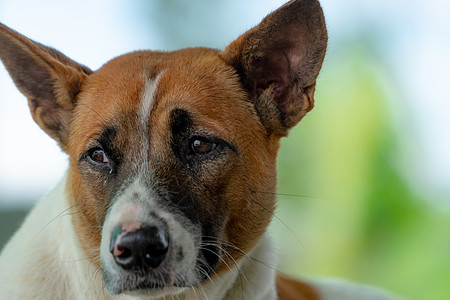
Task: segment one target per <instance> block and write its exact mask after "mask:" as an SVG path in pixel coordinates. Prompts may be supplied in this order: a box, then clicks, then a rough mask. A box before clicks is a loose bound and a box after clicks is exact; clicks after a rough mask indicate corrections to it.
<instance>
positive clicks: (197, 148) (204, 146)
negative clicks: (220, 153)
mask: <svg viewBox="0 0 450 300" xmlns="http://www.w3.org/2000/svg"><path fill="white" fill-rule="evenodd" d="M190 144H191V151H192V153H194V154H208V153H209V152H211V151H213V150H214V149H216V147H217V144H216V143H214V142H212V141H210V140H208V139H206V138H202V137H195V138H193V139H192V140H191V143H190Z"/></svg>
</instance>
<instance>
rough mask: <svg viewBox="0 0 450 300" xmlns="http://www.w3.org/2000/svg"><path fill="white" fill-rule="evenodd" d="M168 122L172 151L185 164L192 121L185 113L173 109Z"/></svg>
mask: <svg viewBox="0 0 450 300" xmlns="http://www.w3.org/2000/svg"><path fill="white" fill-rule="evenodd" d="M170 120H171V121H170V122H171V123H170V129H171V147H172V150H173V152H174V153H175V155H176V156H177V158H178V159H179V160H180V161H182V162H186V157H185V153H186V152H187V151H188V149H187V147H188V140H189V135H190V132H191V130H192V119H191V117H190V116H189V114H188V112H187V111H185V110H182V109H175V110H173V111H172V113H171V115H170Z"/></svg>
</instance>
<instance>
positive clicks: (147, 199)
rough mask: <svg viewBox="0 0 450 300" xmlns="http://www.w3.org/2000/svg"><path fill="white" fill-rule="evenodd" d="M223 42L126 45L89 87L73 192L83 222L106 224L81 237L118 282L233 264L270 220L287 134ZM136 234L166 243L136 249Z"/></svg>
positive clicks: (109, 280) (200, 273)
mask: <svg viewBox="0 0 450 300" xmlns="http://www.w3.org/2000/svg"><path fill="white" fill-rule="evenodd" d="M219 54H220V53H219V52H218V51H216V50H209V49H193V50H184V51H179V52H175V53H152V52H138V53H133V54H129V55H125V56H122V57H119V58H117V59H115V60H113V61H111V62H109V63H108V64H106V65H105V66H104V67H103V68H102V69H101V70H99V71H98V72H97V73H95V74H93V75H92V76H91V77H90V78H89V79H88V82H87V83H86V89H84V90H83V91H82V92H81V93H80V94H79V100H78V101H79V105H78V107H77V110H76V115H77V117H76V118H75V119H74V121H73V124H72V128H73V131H72V133H71V134H72V135H71V136H70V137H69V140H70V141H74V142H72V143H70V145H69V149H68V152H69V153H70V157H71V178H70V182H72V184H73V187H72V189H71V190H72V192H73V197H72V199H73V203H70V204H71V205H76V206H77V209H78V210H80V211H81V215H82V216H83V217H82V218H79V220H80V221H81V222H82V224H86V223H87V224H90V225H91V227H90V228H88V227H84V226H83V225H82V224H77V226H76V228H83V229H85V230H87V229H91V228H95V227H96V226H99V225H101V226H102V227H103V229H102V231H99V230H94V231H93V232H86V233H83V234H82V237H83V241H84V245H85V248H86V249H90V248H93V247H98V246H99V245H100V254H101V258H102V264H103V270H104V272H105V279H106V284H107V286H108V287H109V290H110V291H111V292H114V293H119V292H122V291H123V290H122V289H134V288H137V287H139V288H142V287H159V286H161V285H167V284H170V285H175V286H191V285H197V284H199V283H200V282H202V281H203V280H204V279H206V277H207V276H210V275H212V274H213V272H215V273H220V272H221V270H222V269H224V268H226V265H228V266H234V262H233V261H232V260H231V257H233V258H234V259H238V258H239V257H240V256H242V255H243V254H244V253H245V252H247V251H249V249H250V248H251V247H252V246H253V245H254V244H255V243H256V241H257V239H258V237H260V236H261V234H262V233H263V232H264V230H265V228H266V226H267V224H268V222H269V221H270V214H271V213H272V211H273V206H274V202H273V196H269V197H268V196H267V194H264V193H261V191H264V192H269V193H273V192H274V188H275V186H274V185H275V153H276V151H277V147H278V143H277V140H276V139H271V138H269V136H268V135H267V131H266V129H265V128H264V126H263V125H262V124H261V121H260V120H259V117H258V114H257V113H256V111H255V108H254V106H253V105H252V104H251V103H250V102H249V101H248V99H247V96H246V94H245V92H244V91H243V89H242V88H241V85H240V83H239V80H238V78H237V77H236V76H235V72H234V70H233V69H232V67H230V66H229V65H228V64H226V63H225V62H224V61H223V60H222V59H221V58H220V56H219ZM142 61H145V62H146V63H145V64H144V66H143V65H142ZM155 61H156V62H158V63H157V64H153V63H152V62H155ZM126 83H132V84H126ZM141 229H142V230H143V231H142V234H141V233H140V232H139V230H141ZM147 230H149V232H145V231H147ZM152 230H153V232H151V231H152ZM117 235H118V236H117ZM128 236H132V238H133V239H137V240H140V239H142V240H143V241H142V243H144V246H143V247H147V248H148V251H150V252H151V251H153V250H152V248H157V247H160V248H162V249H160V251H159V252H158V251H156V252H155V253H154V254H150V256H154V257H153V258H152V259H141V258H140V257H139V256H137V257H133V253H128V250H129V251H135V250H132V249H128V248H132V246H129V247H125V246H124V245H123V239H124V238H128ZM152 239H153V241H152ZM144 240H148V241H147V242H148V243H149V244H148V245H147V244H146V242H145V241H144ZM152 243H154V244H155V245H153V244H152ZM124 248H125V249H128V250H126V253H122V252H121V251H122V250H123V249H124ZM112 254H113V255H112ZM142 255H143V256H144V257H145V255H149V254H148V253H143V254H142ZM133 260H142V261H143V262H142V263H139V262H136V261H135V262H133ZM147 260H148V262H146V261H147ZM151 262H153V263H154V265H157V266H156V267H153V266H152V263H151ZM219 263H221V264H220V266H219ZM134 268H137V269H139V270H140V271H144V272H148V274H149V276H148V275H146V276H144V277H143V278H141V277H137V276H136V274H135V272H134V270H133V269H134ZM130 270H131V271H130ZM139 274H140V273H139ZM124 281H125V282H130V284H129V285H128V286H125V285H123V284H122V282H124Z"/></svg>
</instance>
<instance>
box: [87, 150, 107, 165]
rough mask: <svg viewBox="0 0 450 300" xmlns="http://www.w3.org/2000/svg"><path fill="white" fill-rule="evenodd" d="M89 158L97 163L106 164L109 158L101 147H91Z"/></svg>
mask: <svg viewBox="0 0 450 300" xmlns="http://www.w3.org/2000/svg"><path fill="white" fill-rule="evenodd" d="M88 156H89V159H90V160H92V161H93V162H95V163H98V164H107V163H109V159H108V157H107V156H106V154H105V151H103V150H102V149H98V148H97V149H92V150H91V151H90V153H89V155H88Z"/></svg>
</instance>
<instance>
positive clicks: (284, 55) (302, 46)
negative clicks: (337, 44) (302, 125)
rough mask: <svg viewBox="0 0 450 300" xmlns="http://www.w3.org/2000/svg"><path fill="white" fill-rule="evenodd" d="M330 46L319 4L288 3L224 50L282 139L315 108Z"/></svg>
mask: <svg viewBox="0 0 450 300" xmlns="http://www.w3.org/2000/svg"><path fill="white" fill-rule="evenodd" d="M326 46H327V31H326V26H325V20H324V16H323V12H322V8H321V7H320V4H319V2H318V1H316V0H297V1H290V2H288V3H287V4H285V5H284V6H282V7H280V8H279V9H277V10H276V11H274V12H273V13H271V14H270V15H268V16H267V17H266V18H264V19H263V20H262V22H261V23H260V24H259V25H258V26H256V27H255V28H253V29H251V30H249V31H248V32H246V33H245V34H243V35H242V36H240V37H239V38H238V39H237V40H236V41H234V42H233V43H232V44H231V45H229V46H228V47H227V48H226V49H225V51H223V52H222V54H221V55H222V57H223V59H224V60H225V61H226V62H227V63H229V64H230V65H231V66H233V67H234V68H235V69H236V71H237V73H238V74H239V76H240V78H241V81H242V83H243V85H244V87H245V88H246V89H247V91H248V93H249V95H250V98H251V100H252V101H253V102H254V104H255V108H256V110H257V111H258V113H259V115H260V118H261V120H262V122H263V124H264V126H265V127H266V128H267V130H268V132H269V133H270V134H275V135H278V136H284V135H286V134H287V131H288V129H290V128H291V127H293V126H294V125H295V124H297V123H298V122H299V121H300V120H301V119H302V118H303V117H304V116H305V114H306V113H307V112H308V111H310V110H311V109H312V108H313V106H314V90H315V85H316V78H317V75H318V74H319V71H320V68H321V66H322V62H323V59H324V56H325V51H326Z"/></svg>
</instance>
